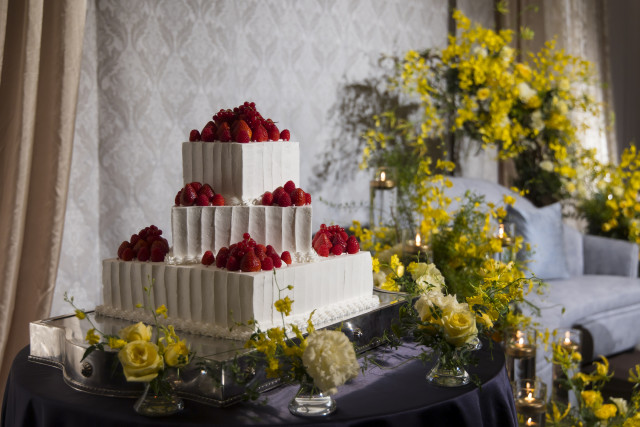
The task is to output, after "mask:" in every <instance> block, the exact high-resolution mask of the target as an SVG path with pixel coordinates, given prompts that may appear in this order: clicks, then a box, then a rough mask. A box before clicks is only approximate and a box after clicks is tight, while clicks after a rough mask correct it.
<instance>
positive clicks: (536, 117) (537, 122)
mask: <svg viewBox="0 0 640 427" xmlns="http://www.w3.org/2000/svg"><path fill="white" fill-rule="evenodd" d="M531 126H532V127H533V128H534V129H535V130H537V131H541V130H542V128H544V120H543V119H542V113H541V112H540V110H536V111H534V112H533V114H531Z"/></svg>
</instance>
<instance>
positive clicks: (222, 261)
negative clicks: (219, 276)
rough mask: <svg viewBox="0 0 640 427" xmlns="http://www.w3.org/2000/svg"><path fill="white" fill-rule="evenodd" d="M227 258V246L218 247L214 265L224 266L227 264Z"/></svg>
mask: <svg viewBox="0 0 640 427" xmlns="http://www.w3.org/2000/svg"><path fill="white" fill-rule="evenodd" d="M227 258H229V248H225V247H222V248H220V250H219V251H218V255H216V267H218V268H224V267H225V266H226V265H227Z"/></svg>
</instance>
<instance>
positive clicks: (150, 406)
mask: <svg viewBox="0 0 640 427" xmlns="http://www.w3.org/2000/svg"><path fill="white" fill-rule="evenodd" d="M133 409H134V410H135V411H136V412H137V413H138V414H140V415H144V416H147V417H165V416H168V415H173V414H176V413H178V412H180V411H182V410H183V409H184V402H183V401H182V399H181V398H180V397H179V396H178V394H177V393H176V391H175V390H174V388H173V386H172V385H171V384H170V383H168V382H166V381H162V382H161V383H160V384H159V385H158V386H156V385H154V384H153V382H150V383H146V384H145V386H144V391H143V392H142V395H141V396H140V397H139V398H138V400H137V401H136V403H135V404H134V405H133Z"/></svg>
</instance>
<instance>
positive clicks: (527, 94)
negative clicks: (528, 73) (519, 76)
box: [516, 82, 536, 104]
mask: <svg viewBox="0 0 640 427" xmlns="http://www.w3.org/2000/svg"><path fill="white" fill-rule="evenodd" d="M516 89H517V90H518V97H519V98H520V101H522V102H523V103H525V104H527V103H528V102H529V101H530V100H531V98H533V97H534V96H536V91H535V90H533V89H531V86H529V85H528V84H527V83H525V82H520V83H518V86H516Z"/></svg>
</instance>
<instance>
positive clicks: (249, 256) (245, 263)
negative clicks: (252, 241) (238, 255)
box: [240, 250, 262, 272]
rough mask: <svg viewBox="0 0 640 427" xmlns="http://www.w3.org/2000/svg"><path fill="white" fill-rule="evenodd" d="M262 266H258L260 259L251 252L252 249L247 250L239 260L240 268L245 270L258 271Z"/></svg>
mask: <svg viewBox="0 0 640 427" xmlns="http://www.w3.org/2000/svg"><path fill="white" fill-rule="evenodd" d="M261 268H262V267H261V266H260V260H259V259H258V257H257V256H256V254H255V253H254V252H253V250H249V251H248V252H247V253H246V254H244V256H243V257H242V261H240V270H242V271H245V272H250V271H260V269H261Z"/></svg>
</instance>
